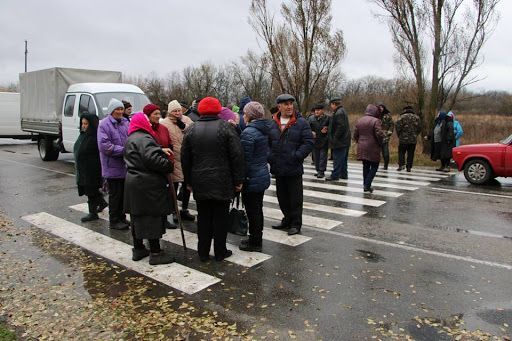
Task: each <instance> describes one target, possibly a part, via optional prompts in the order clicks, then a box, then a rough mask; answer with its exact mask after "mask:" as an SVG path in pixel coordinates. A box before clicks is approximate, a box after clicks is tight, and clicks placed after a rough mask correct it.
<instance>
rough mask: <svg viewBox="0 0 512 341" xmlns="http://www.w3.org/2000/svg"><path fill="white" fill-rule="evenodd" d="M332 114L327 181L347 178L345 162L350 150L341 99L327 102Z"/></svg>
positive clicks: (345, 114)
mask: <svg viewBox="0 0 512 341" xmlns="http://www.w3.org/2000/svg"><path fill="white" fill-rule="evenodd" d="M329 103H330V104H329V105H330V107H331V110H332V112H333V115H332V118H331V121H330V123H329V146H330V147H331V150H332V156H333V169H332V173H331V176H330V177H328V178H327V179H325V180H327V181H336V180H339V179H340V178H341V179H347V178H348V170H347V160H348V151H349V149H350V139H351V135H350V126H349V123H348V115H347V113H346V112H345V109H343V106H342V105H341V97H335V98H332V99H331V100H330V102H329Z"/></svg>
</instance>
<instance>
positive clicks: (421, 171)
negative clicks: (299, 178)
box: [304, 161, 450, 177]
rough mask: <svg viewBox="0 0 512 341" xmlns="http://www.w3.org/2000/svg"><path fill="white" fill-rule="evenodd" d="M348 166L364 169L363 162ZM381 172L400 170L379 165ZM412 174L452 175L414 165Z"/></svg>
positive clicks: (350, 163)
mask: <svg viewBox="0 0 512 341" xmlns="http://www.w3.org/2000/svg"><path fill="white" fill-rule="evenodd" d="M327 165H328V166H327V168H328V169H332V167H333V164H332V161H329V162H328V164H327ZM304 166H309V167H312V168H314V166H313V165H308V164H306V163H304ZM348 167H354V168H361V169H362V168H363V165H362V164H361V163H358V162H349V163H348ZM379 172H391V173H396V172H398V171H396V170H395V169H393V168H388V170H383V169H382V167H381V166H379ZM398 173H403V171H401V172H398ZM411 174H415V175H429V176H431V175H433V176H439V177H449V176H450V175H449V174H446V173H442V172H439V171H435V170H430V169H423V168H414V167H413V168H412V171H411Z"/></svg>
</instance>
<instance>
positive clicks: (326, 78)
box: [249, 0, 346, 110]
mask: <svg viewBox="0 0 512 341" xmlns="http://www.w3.org/2000/svg"><path fill="white" fill-rule="evenodd" d="M250 12H251V17H250V19H249V22H250V23H251V25H252V26H253V28H254V30H255V31H256V33H257V34H258V36H259V37H260V38H261V40H262V41H263V43H264V45H265V48H266V55H267V56H268V58H269V62H270V72H271V76H272V84H273V85H275V86H277V88H278V90H279V92H290V93H292V94H293V95H295V96H296V98H297V102H298V105H299V109H303V110H304V109H307V108H308V107H309V106H310V104H311V103H312V101H313V100H314V96H318V95H319V94H322V96H324V94H325V87H326V86H327V85H328V84H329V83H330V82H331V78H332V77H335V76H339V73H336V70H337V68H338V66H339V63H340V61H341V60H342V58H343V57H344V55H345V52H346V47H345V41H344V39H343V32H342V31H341V30H337V31H334V32H331V21H332V15H331V0H289V1H287V2H283V3H282V4H281V17H282V18H281V19H282V20H281V22H279V23H278V22H277V20H276V18H275V15H274V14H273V13H271V12H270V11H269V9H268V6H267V0H252V2H251V9H250Z"/></svg>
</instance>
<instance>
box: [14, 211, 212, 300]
mask: <svg viewBox="0 0 512 341" xmlns="http://www.w3.org/2000/svg"><path fill="white" fill-rule="evenodd" d="M22 219H23V220H25V221H27V222H29V223H31V224H32V225H34V226H36V227H37V228H40V229H42V230H45V231H47V232H49V233H51V234H53V235H56V236H57V237H60V238H63V239H65V240H67V241H69V242H71V243H73V244H76V245H78V246H80V247H82V248H84V249H86V250H89V251H91V252H93V253H95V254H97V255H99V256H101V257H104V258H106V259H109V260H111V261H113V262H116V263H118V264H120V265H122V266H124V267H126V268H127V269H130V270H133V271H136V272H138V273H140V274H142V275H144V276H147V277H149V278H151V279H154V280H155V281H158V282H161V283H163V284H165V285H168V286H170V287H172V288H175V289H177V290H180V291H182V292H184V293H187V294H189V295H192V294H195V293H196V292H199V291H201V290H203V289H206V288H207V287H209V286H211V285H213V284H215V283H218V282H220V279H218V278H216V277H214V276H210V275H208V274H205V273H202V272H200V271H197V270H194V269H192V268H189V267H186V266H184V265H181V264H178V263H171V264H165V265H158V266H156V267H155V266H151V265H149V263H148V262H147V260H142V261H139V262H134V261H132V259H131V256H132V250H131V249H132V247H131V245H128V244H126V243H123V242H120V241H118V240H116V239H113V238H110V237H107V236H105V235H103V234H101V233H98V232H94V231H91V230H89V229H87V228H85V227H82V226H79V225H76V224H73V223H71V222H68V221H66V220H64V219H61V218H59V217H56V216H53V215H51V214H48V213H46V212H41V213H36V214H32V215H28V216H24V217H22Z"/></svg>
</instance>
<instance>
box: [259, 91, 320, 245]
mask: <svg viewBox="0 0 512 341" xmlns="http://www.w3.org/2000/svg"><path fill="white" fill-rule="evenodd" d="M294 102H295V98H294V97H293V96H292V95H289V94H282V95H279V96H278V97H277V99H276V104H277V108H278V110H279V111H278V112H277V113H276V114H275V115H274V122H273V124H272V128H271V130H270V141H271V156H270V160H269V163H270V172H271V173H272V174H274V176H275V178H276V192H277V200H278V202H279V207H280V208H281V212H282V213H283V216H284V217H283V219H282V220H281V223H280V224H278V225H274V226H272V228H274V229H279V230H288V235H294V234H298V233H300V229H301V227H302V205H303V188H302V174H303V173H304V167H303V162H304V159H305V158H306V157H307V156H308V154H309V153H311V151H312V150H313V143H314V141H313V134H312V132H311V128H310V127H309V123H308V122H307V121H306V120H305V119H304V118H303V117H302V116H300V115H299V114H297V113H296V112H295V109H294V106H293V103H294Z"/></svg>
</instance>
